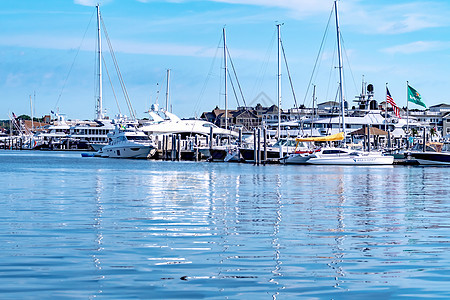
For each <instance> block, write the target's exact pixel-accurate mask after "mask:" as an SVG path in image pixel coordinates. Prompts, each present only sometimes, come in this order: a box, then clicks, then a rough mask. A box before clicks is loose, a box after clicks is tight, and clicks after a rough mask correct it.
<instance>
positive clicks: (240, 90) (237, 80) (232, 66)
mask: <svg viewBox="0 0 450 300" xmlns="http://www.w3.org/2000/svg"><path fill="white" fill-rule="evenodd" d="M227 53H228V58H229V59H230V63H231V68H232V69H233V73H234V77H235V78H236V82H237V84H238V87H239V92H240V93H241V97H242V101H243V102H244V106H245V107H247V103H245V98H244V93H243V92H242V88H241V84H240V83H239V79H238V77H237V73H236V69H235V68H234V63H233V60H232V59H231V55H230V51H228V47H227ZM230 80H231V76H230ZM236 100H237V96H236Z"/></svg>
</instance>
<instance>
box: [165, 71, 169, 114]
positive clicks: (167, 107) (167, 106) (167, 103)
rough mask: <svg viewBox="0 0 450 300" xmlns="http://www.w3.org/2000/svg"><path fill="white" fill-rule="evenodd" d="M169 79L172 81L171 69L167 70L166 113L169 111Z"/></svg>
mask: <svg viewBox="0 0 450 300" xmlns="http://www.w3.org/2000/svg"><path fill="white" fill-rule="evenodd" d="M169 79H170V69H167V85H166V111H169Z"/></svg>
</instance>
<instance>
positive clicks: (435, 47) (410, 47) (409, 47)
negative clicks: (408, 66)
mask: <svg viewBox="0 0 450 300" xmlns="http://www.w3.org/2000/svg"><path fill="white" fill-rule="evenodd" d="M448 48H450V43H448V42H439V41H428V42H426V41H417V42H412V43H408V44H404V45H397V46H393V47H389V48H385V49H383V50H382V51H383V52H385V53H389V54H412V53H420V52H431V51H439V50H443V49H448Z"/></svg>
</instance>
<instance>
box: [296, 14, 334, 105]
mask: <svg viewBox="0 0 450 300" xmlns="http://www.w3.org/2000/svg"><path fill="white" fill-rule="evenodd" d="M333 10H334V8H333V9H331V12H330V16H329V17H328V23H327V26H326V27H325V32H324V34H323V37H322V42H321V43H320V47H319V53H317V57H316V61H315V63H314V68H313V71H312V73H311V78H310V79H309V82H308V87H307V89H306V94H305V98H304V99H303V104H305V102H306V98H307V97H308V93H309V89H310V87H311V83H312V80H313V76H314V74H315V72H316V68H317V64H318V62H319V58H320V57H321V52H322V50H323V46H324V44H325V39H326V36H327V35H328V29H329V27H330V21H331V17H332V16H333Z"/></svg>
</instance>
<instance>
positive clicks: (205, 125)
mask: <svg viewBox="0 0 450 300" xmlns="http://www.w3.org/2000/svg"><path fill="white" fill-rule="evenodd" d="M202 126H203V127H212V128H217V126H216V125H214V124H209V123H206V124H203V125H202Z"/></svg>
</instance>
